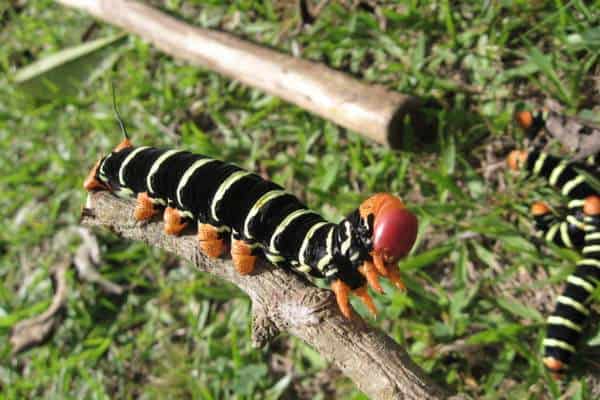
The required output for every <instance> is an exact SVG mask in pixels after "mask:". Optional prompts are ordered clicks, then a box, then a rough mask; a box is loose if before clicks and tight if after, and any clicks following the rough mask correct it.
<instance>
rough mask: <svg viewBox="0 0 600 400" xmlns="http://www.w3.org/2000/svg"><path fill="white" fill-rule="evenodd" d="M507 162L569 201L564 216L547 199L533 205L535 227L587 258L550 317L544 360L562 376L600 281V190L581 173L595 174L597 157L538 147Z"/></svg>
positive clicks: (559, 244)
mask: <svg viewBox="0 0 600 400" xmlns="http://www.w3.org/2000/svg"><path fill="white" fill-rule="evenodd" d="M507 161H508V164H509V166H510V167H511V169H513V170H516V169H519V168H524V169H525V170H526V171H527V172H528V173H530V174H532V175H536V176H541V177H543V178H545V179H546V180H547V181H548V183H549V184H550V185H552V186H554V187H555V188H556V189H557V190H558V191H559V192H560V193H562V194H563V195H564V196H567V197H568V198H569V199H570V201H569V203H568V205H567V215H566V216H565V217H564V218H559V217H557V216H556V215H554V214H553V213H552V212H551V210H550V208H549V207H548V206H547V205H546V204H545V203H543V202H536V203H534V204H533V205H532V207H531V212H532V214H533V216H534V221H535V227H536V229H537V230H538V231H539V232H540V234H541V235H542V236H543V237H544V238H545V239H546V240H547V241H549V242H552V243H554V244H556V245H558V246H562V247H569V248H573V249H576V250H579V251H581V253H582V257H583V258H582V259H581V260H580V261H579V262H578V263H577V265H576V268H575V271H574V272H573V274H571V275H570V276H569V277H568V278H567V283H566V287H565V289H564V291H563V293H562V294H561V295H560V296H559V297H558V299H557V302H556V305H555V309H554V312H553V313H552V314H551V315H550V317H548V320H547V333H546V338H545V339H544V341H543V346H544V364H545V365H546V367H548V369H550V370H551V371H552V372H553V373H554V374H555V376H557V377H559V376H560V375H561V374H562V373H564V372H565V370H566V368H567V367H568V364H569V361H570V359H571V356H572V354H573V353H574V352H575V348H576V344H577V341H578V340H579V337H580V335H581V332H582V330H583V325H584V323H585V320H586V318H587V316H588V315H589V308H588V304H587V303H588V301H589V298H590V295H591V293H592V292H593V291H594V289H595V287H596V286H597V284H598V281H599V280H600V194H599V193H598V192H597V191H596V190H595V189H594V188H593V187H592V185H591V184H590V183H589V182H587V180H586V177H585V176H584V175H582V174H580V173H578V172H577V169H578V168H581V169H585V170H587V171H591V172H592V173H594V172H593V171H594V168H596V166H597V156H590V157H588V159H587V160H586V161H585V164H578V163H570V162H568V161H566V160H563V159H561V158H559V157H555V156H551V155H548V154H546V153H542V152H538V151H531V152H529V153H527V152H524V151H518V150H515V151H513V152H512V153H511V154H510V155H509V157H508V159H507Z"/></svg>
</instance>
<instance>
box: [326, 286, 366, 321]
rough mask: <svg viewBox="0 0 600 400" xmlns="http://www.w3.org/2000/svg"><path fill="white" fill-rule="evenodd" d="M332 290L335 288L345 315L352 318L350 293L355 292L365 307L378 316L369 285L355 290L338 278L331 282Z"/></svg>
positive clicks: (341, 309) (337, 299) (339, 304)
mask: <svg viewBox="0 0 600 400" xmlns="http://www.w3.org/2000/svg"><path fill="white" fill-rule="evenodd" d="M331 290H333V293H334V294H335V300H336V302H337V305H338V308H339V309H340V312H341V313H342V314H343V315H344V317H346V318H348V319H351V318H352V314H353V309H352V306H351V305H350V294H354V295H355V296H356V297H358V298H359V299H360V301H362V302H363V304H364V305H365V307H367V309H368V310H369V312H371V314H373V316H377V307H375V303H374V302H373V298H371V295H369V292H368V290H367V285H364V286H360V287H358V288H356V289H354V290H353V289H352V288H350V286H349V285H348V284H347V283H345V282H344V281H342V280H341V279H336V280H335V281H333V282H332V283H331Z"/></svg>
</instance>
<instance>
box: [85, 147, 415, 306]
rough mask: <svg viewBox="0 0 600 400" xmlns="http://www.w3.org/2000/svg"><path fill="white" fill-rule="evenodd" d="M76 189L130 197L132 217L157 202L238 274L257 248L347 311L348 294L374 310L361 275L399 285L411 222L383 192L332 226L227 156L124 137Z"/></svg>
mask: <svg viewBox="0 0 600 400" xmlns="http://www.w3.org/2000/svg"><path fill="white" fill-rule="evenodd" d="M84 188H85V189H86V190H87V191H95V190H109V191H110V192H112V193H114V194H115V195H117V196H120V197H134V198H135V199H136V206H135V210H134V218H135V219H136V220H138V221H144V220H149V219H151V218H153V217H154V216H155V215H157V214H159V213H160V212H161V210H162V212H163V221H164V231H165V233H167V234H170V235H179V234H180V233H181V232H182V231H183V230H184V229H185V228H186V227H188V226H193V225H196V226H197V239H198V245H199V249H200V251H201V252H202V253H204V254H205V255H206V256H208V257H220V256H221V255H223V254H224V253H225V251H226V248H227V246H228V245H229V247H230V252H231V257H232V261H233V264H234V266H235V268H236V270H237V271H238V272H239V273H240V274H249V273H252V271H253V270H254V266H255V262H256V258H257V256H259V255H260V254H263V255H264V256H265V257H266V259H268V260H269V261H270V262H272V263H274V264H275V265H277V266H281V267H285V268H291V269H293V270H295V271H299V272H301V273H304V274H307V275H310V276H313V277H318V278H324V279H325V280H326V281H327V282H328V283H329V285H330V287H331V288H332V290H333V292H334V294H335V297H336V301H337V305H338V307H339V309H340V311H341V313H342V314H343V315H344V316H345V317H347V318H351V316H352V307H351V305H350V304H349V297H350V295H351V294H354V295H355V296H357V297H358V298H359V299H360V300H361V301H362V302H363V303H364V304H365V305H366V307H367V308H368V309H369V311H370V312H372V313H374V314H375V313H376V312H377V310H376V307H375V305H374V303H373V299H372V298H371V297H370V295H369V293H368V291H367V283H368V284H369V285H370V286H371V288H372V289H373V290H375V291H376V292H379V293H382V292H383V289H382V287H381V284H380V282H379V277H380V276H383V277H386V278H387V279H389V280H390V281H391V283H392V284H393V285H394V286H396V287H397V288H400V289H403V288H404V284H403V282H402V280H401V278H400V275H399V272H398V268H397V266H396V265H395V264H396V263H397V261H398V260H399V259H400V258H401V257H404V256H405V255H406V254H408V252H409V251H410V249H411V248H412V246H413V244H414V242H415V239H416V235H417V229H418V221H417V218H416V216H415V215H414V214H413V213H411V212H410V211H408V210H407V209H406V208H405V206H404V204H403V202H402V201H401V200H400V198H398V197H397V196H394V195H392V194H389V193H377V194H375V195H372V196H371V197H369V198H368V199H366V200H365V201H364V202H363V203H361V205H360V206H359V207H358V208H357V209H355V210H354V211H353V212H352V213H350V214H349V215H348V216H347V217H346V218H344V219H343V220H342V221H341V222H339V223H337V224H334V223H331V222H327V221H326V220H325V219H324V218H323V217H321V216H320V215H319V214H317V213H316V212H314V211H311V210H310V209H308V208H307V207H306V206H305V205H304V204H303V203H302V202H300V200H299V199H297V198H296V197H295V196H294V195H292V194H290V193H288V192H286V191H285V190H284V189H283V188H282V187H281V186H279V185H277V184H275V183H273V182H270V181H268V180H265V179H263V178H261V177H260V176H259V175H257V174H255V173H252V172H249V171H246V170H244V169H242V168H240V167H238V166H236V165H234V164H230V163H227V162H224V161H220V160H217V159H214V158H210V157H207V156H205V155H201V154H194V153H191V152H189V151H185V150H176V149H160V148H155V147H149V146H141V147H134V146H133V145H132V143H131V141H130V140H129V138H128V137H127V136H126V137H125V139H124V140H123V141H122V142H121V143H120V144H119V145H118V146H117V147H115V149H114V150H113V151H112V152H110V153H109V154H107V155H106V156H104V157H101V158H100V159H99V160H98V161H97V162H96V164H95V165H94V167H93V168H92V169H91V171H90V172H89V174H88V176H87V178H86V179H85V181H84Z"/></svg>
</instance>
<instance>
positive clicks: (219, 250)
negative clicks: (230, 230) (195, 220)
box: [198, 223, 225, 258]
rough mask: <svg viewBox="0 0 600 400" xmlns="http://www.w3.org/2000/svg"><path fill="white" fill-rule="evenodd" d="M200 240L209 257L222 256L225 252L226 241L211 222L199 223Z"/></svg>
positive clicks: (201, 247) (201, 248)
mask: <svg viewBox="0 0 600 400" xmlns="http://www.w3.org/2000/svg"><path fill="white" fill-rule="evenodd" d="M198 242H199V245H200V250H202V253H204V254H205V255H206V256H207V257H211V258H216V257H220V256H221V254H223V253H224V252H225V241H224V240H223V239H221V237H220V235H219V231H218V230H217V228H215V227H214V226H212V225H210V224H200V223H199V224H198Z"/></svg>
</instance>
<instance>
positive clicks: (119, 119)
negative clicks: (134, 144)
mask: <svg viewBox="0 0 600 400" xmlns="http://www.w3.org/2000/svg"><path fill="white" fill-rule="evenodd" d="M110 86H111V87H112V100H113V109H114V111H115V114H117V121H119V126H120V127H121V132H123V135H124V136H125V139H128V140H129V134H128V133H127V128H125V124H124V123H123V119H122V118H121V114H120V113H119V108H118V107H117V96H116V95H115V83H114V81H112V82H111V83H110Z"/></svg>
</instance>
